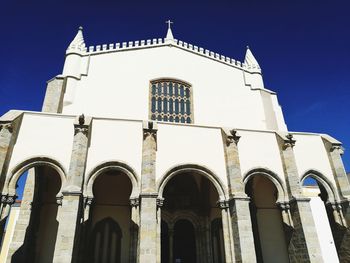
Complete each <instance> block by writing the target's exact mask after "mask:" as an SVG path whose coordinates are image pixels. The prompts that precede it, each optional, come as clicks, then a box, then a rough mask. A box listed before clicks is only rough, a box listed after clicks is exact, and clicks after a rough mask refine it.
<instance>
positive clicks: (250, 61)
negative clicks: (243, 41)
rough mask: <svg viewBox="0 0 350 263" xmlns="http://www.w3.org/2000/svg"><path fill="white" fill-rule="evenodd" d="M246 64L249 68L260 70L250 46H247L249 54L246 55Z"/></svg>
mask: <svg viewBox="0 0 350 263" xmlns="http://www.w3.org/2000/svg"><path fill="white" fill-rule="evenodd" d="M244 64H246V65H247V66H248V68H256V69H260V66H259V63H258V61H257V60H256V58H255V57H254V55H253V53H252V51H250V48H249V46H247V52H246V53H245V58H244Z"/></svg>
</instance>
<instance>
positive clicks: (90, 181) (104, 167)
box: [85, 161, 139, 198]
mask: <svg viewBox="0 0 350 263" xmlns="http://www.w3.org/2000/svg"><path fill="white" fill-rule="evenodd" d="M111 170H115V171H120V172H122V173H124V174H126V175H127V176H128V177H129V179H130V181H131V185H132V191H131V195H130V198H132V197H137V196H138V194H139V186H138V179H137V178H138V177H137V174H136V172H135V171H134V169H132V168H131V167H130V166H129V165H127V164H125V163H122V162H120V161H108V162H103V163H101V164H99V165H97V166H96V167H95V168H93V169H92V170H91V171H90V172H89V173H88V177H87V180H86V184H85V193H86V195H87V196H88V197H93V196H94V194H93V191H92V188H93V185H94V182H95V180H96V178H97V177H98V176H99V175H100V174H103V173H104V172H107V171H111Z"/></svg>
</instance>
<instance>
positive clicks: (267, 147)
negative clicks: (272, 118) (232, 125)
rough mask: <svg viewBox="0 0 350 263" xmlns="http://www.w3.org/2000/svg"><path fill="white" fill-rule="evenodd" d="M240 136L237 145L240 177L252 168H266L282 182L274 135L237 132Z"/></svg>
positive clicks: (282, 173) (282, 176) (282, 174)
mask: <svg viewBox="0 0 350 263" xmlns="http://www.w3.org/2000/svg"><path fill="white" fill-rule="evenodd" d="M238 133H239V135H240V136H241V138H240V140H239V143H238V150H239V159H240V162H241V170H242V175H245V174H246V173H247V172H249V171H250V170H252V169H254V168H266V169H268V170H270V171H272V172H274V173H276V174H277V175H278V176H280V179H281V180H282V181H284V172H283V166H282V162H281V156H280V151H279V146H278V144H277V139H276V135H275V133H272V132H255V131H239V132H238Z"/></svg>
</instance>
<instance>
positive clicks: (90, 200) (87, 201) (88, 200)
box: [85, 196, 94, 207]
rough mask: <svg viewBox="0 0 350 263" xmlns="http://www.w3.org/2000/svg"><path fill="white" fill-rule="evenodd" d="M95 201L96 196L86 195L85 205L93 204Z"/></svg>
mask: <svg viewBox="0 0 350 263" xmlns="http://www.w3.org/2000/svg"><path fill="white" fill-rule="evenodd" d="M93 202H94V198H93V197H91V196H88V197H85V207H87V206H91V205H92V203H93Z"/></svg>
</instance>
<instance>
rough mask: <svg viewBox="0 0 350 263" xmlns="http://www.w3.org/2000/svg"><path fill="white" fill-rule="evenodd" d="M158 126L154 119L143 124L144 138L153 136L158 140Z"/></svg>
mask: <svg viewBox="0 0 350 263" xmlns="http://www.w3.org/2000/svg"><path fill="white" fill-rule="evenodd" d="M157 131H158V129H157V127H156V123H155V122H153V121H148V122H147V123H144V125H143V139H144V140H145V139H146V138H147V137H149V136H152V137H153V138H154V140H155V141H156V140H157Z"/></svg>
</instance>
